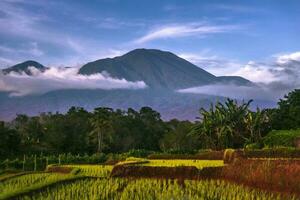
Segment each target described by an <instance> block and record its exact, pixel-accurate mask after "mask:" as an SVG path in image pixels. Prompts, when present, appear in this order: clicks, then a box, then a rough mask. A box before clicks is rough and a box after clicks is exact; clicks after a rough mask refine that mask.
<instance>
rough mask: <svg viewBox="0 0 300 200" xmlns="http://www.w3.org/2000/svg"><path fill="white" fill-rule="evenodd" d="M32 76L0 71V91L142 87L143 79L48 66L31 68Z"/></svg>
mask: <svg viewBox="0 0 300 200" xmlns="http://www.w3.org/2000/svg"><path fill="white" fill-rule="evenodd" d="M31 71H32V73H33V76H28V75H26V74H25V73H23V74H18V73H14V72H12V73H10V74H8V75H3V74H1V73H0V91H7V92H10V95H11V96H23V95H28V94H42V93H46V92H49V91H52V90H59V89H105V90H110V89H143V88H145V87H147V85H146V84H145V83H144V82H143V81H136V82H131V81H127V80H125V79H116V78H112V77H110V76H109V75H108V74H107V73H106V72H103V73H97V74H92V75H81V74H77V72H78V69H77V68H55V67H52V68H49V69H48V70H46V71H45V72H40V71H38V70H37V69H35V68H31Z"/></svg>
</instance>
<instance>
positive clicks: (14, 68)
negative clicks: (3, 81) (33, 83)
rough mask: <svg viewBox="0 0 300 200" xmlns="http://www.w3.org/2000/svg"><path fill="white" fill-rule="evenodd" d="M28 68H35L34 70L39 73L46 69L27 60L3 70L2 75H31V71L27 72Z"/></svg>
mask: <svg viewBox="0 0 300 200" xmlns="http://www.w3.org/2000/svg"><path fill="white" fill-rule="evenodd" d="M29 67H35V68H36V69H38V70H40V71H45V70H46V69H47V67H45V66H44V65H42V64H40V63H38V62H36V61H33V60H28V61H25V62H22V63H19V64H16V65H14V66H12V67H9V68H6V69H3V70H2V71H3V73H4V74H8V73H10V72H17V73H22V72H25V73H26V74H28V75H32V74H31V71H30V70H29Z"/></svg>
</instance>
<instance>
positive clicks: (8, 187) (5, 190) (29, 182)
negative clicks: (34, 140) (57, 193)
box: [0, 173, 72, 199]
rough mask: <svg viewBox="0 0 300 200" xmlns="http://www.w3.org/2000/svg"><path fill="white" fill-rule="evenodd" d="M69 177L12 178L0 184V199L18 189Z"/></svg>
mask: <svg viewBox="0 0 300 200" xmlns="http://www.w3.org/2000/svg"><path fill="white" fill-rule="evenodd" d="M70 176H72V175H70V174H58V173H33V174H25V175H21V176H16V177H12V178H9V179H6V180H4V181H1V182H0V183H1V184H0V197H1V196H2V195H5V194H9V193H14V192H15V191H18V190H20V189H24V188H27V187H32V186H34V185H39V184H41V183H47V182H55V181H58V180H63V179H65V178H68V177H70ZM0 199H1V198H0Z"/></svg>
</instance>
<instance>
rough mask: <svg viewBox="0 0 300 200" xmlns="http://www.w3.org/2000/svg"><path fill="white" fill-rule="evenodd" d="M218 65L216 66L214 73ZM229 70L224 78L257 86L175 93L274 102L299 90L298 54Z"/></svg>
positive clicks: (193, 89)
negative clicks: (236, 79)
mask: <svg viewBox="0 0 300 200" xmlns="http://www.w3.org/2000/svg"><path fill="white" fill-rule="evenodd" d="M220 63H221V62H220ZM220 66H221V67H222V66H223V65H220ZM220 66H215V70H217V69H219V68H220ZM228 68H229V69H227V72H228V73H227V75H232V76H242V77H244V78H246V79H249V80H251V81H253V82H256V83H257V84H256V86H240V85H232V84H229V85H224V84H222V85H218V84H215V85H205V86H200V87H193V88H183V89H181V90H178V92H182V93H203V94H211V95H217V96H219V95H221V96H226V97H232V98H238V99H266V100H275V101H277V100H278V98H282V97H283V95H284V94H287V93H288V92H289V91H291V90H294V89H296V88H300V52H294V53H290V54H281V55H277V56H276V57H275V59H274V60H273V61H272V62H254V61H249V62H248V63H247V64H245V65H242V64H240V66H238V67H233V68H230V67H228ZM234 69H235V70H234ZM225 71H226V69H225Z"/></svg>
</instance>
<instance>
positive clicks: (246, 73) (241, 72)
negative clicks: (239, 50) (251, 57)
mask: <svg viewBox="0 0 300 200" xmlns="http://www.w3.org/2000/svg"><path fill="white" fill-rule="evenodd" d="M230 75H232V76H242V77H244V78H246V79H249V80H251V81H253V82H258V83H271V82H274V81H280V78H279V77H277V76H276V75H275V74H274V72H272V71H271V70H270V66H269V65H266V64H262V63H260V64H258V63H256V62H254V61H249V62H248V63H247V64H246V65H244V66H240V68H239V69H237V71H235V72H233V73H231V74H230Z"/></svg>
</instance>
